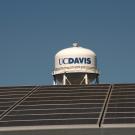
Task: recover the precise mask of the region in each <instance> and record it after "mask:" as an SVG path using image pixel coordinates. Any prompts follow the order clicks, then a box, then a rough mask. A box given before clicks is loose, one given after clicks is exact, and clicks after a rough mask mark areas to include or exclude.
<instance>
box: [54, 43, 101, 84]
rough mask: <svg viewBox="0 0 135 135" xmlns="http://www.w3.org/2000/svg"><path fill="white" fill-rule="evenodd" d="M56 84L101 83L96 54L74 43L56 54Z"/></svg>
mask: <svg viewBox="0 0 135 135" xmlns="http://www.w3.org/2000/svg"><path fill="white" fill-rule="evenodd" d="M53 77H54V85H87V84H91V83H94V82H95V83H99V79H98V77H99V71H98V69H97V60H96V54H95V53H94V52H93V51H91V50H90V49H86V48H83V47H80V46H79V44H78V43H73V47H70V48H66V49H63V50H61V51H59V52H58V53H57V54H56V55H55V67H54V71H53Z"/></svg>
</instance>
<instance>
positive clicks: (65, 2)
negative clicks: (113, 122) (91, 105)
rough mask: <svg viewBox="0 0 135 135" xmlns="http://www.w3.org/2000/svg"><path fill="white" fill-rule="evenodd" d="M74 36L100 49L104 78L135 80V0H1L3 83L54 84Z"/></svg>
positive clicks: (0, 81) (102, 80)
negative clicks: (58, 62)
mask: <svg viewBox="0 0 135 135" xmlns="http://www.w3.org/2000/svg"><path fill="white" fill-rule="evenodd" d="M73 42H79V43H80V46H82V47H85V48H88V49H91V50H93V51H94V52H95V53H96V54H97V60H98V68H99V69H100V83H135V71H134V70H135V60H134V58H135V1H134V0H0V86H14V85H51V84H52V80H53V78H52V75H51V73H52V71H53V67H54V55H55V54H56V53H57V52H58V51H59V50H61V49H64V48H67V47H71V46H72V43H73Z"/></svg>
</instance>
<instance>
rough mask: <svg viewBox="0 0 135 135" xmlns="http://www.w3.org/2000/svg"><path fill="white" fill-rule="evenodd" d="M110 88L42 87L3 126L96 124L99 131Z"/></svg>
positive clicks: (6, 117) (28, 97) (101, 86)
mask: <svg viewBox="0 0 135 135" xmlns="http://www.w3.org/2000/svg"><path fill="white" fill-rule="evenodd" d="M109 87H110V85H107V84H104V85H103V84H102V85H87V86H86V85H85V86H80V85H79V86H42V87H40V88H39V89H37V90H35V91H33V92H32V93H31V94H29V95H28V96H26V97H25V99H24V100H23V101H22V102H19V103H18V104H17V105H16V106H15V107H14V109H12V110H11V111H10V112H9V113H7V114H6V115H5V116H4V117H3V118H2V119H1V121H0V126H1V127H10V126H11V127H12V126H34V125H35V126H39V125H74V124H92V125H93V124H94V125H95V126H97V127H98V125H99V120H100V117H101V114H102V110H103V107H104V103H105V100H106V98H107V95H108V92H109ZM15 97H16V96H15ZM17 98H18V97H17Z"/></svg>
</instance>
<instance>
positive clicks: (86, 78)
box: [84, 74, 89, 85]
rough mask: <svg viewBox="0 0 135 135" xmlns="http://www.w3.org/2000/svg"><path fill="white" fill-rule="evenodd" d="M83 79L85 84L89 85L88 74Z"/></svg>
mask: <svg viewBox="0 0 135 135" xmlns="http://www.w3.org/2000/svg"><path fill="white" fill-rule="evenodd" d="M84 79H85V84H86V85H88V84H89V81H88V74H85V76H84Z"/></svg>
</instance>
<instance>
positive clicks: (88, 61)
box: [59, 57, 91, 65]
mask: <svg viewBox="0 0 135 135" xmlns="http://www.w3.org/2000/svg"><path fill="white" fill-rule="evenodd" d="M63 64H91V58H85V57H76V58H61V59H59V65H63Z"/></svg>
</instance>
